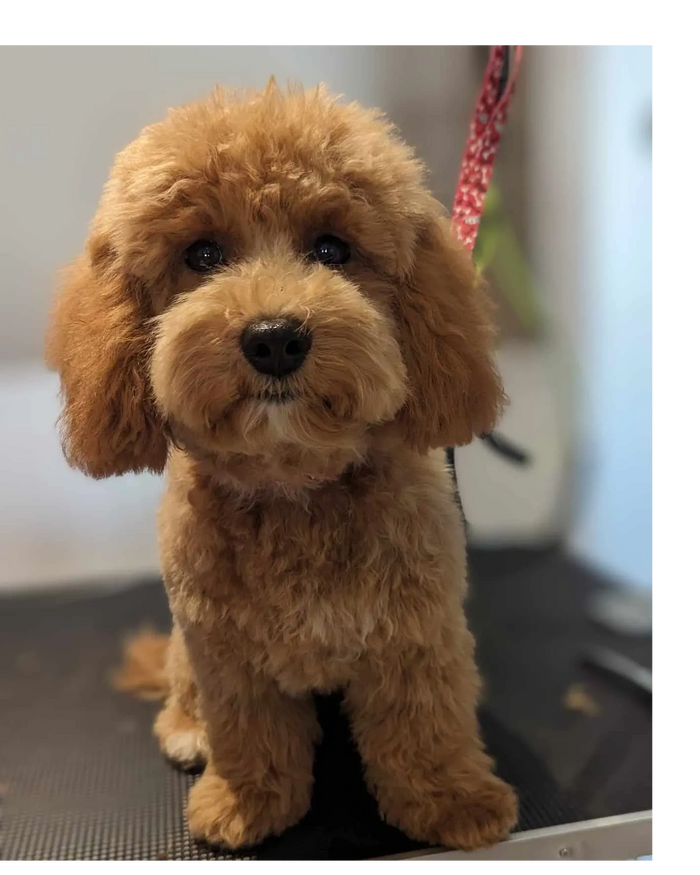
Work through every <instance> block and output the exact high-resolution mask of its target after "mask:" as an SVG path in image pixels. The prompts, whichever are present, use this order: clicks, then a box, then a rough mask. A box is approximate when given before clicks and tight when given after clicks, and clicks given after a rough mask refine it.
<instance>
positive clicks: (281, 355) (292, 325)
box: [241, 319, 311, 377]
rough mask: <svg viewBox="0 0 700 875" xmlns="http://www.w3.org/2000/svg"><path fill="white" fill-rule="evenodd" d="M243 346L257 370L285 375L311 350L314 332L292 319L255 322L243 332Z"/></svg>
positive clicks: (244, 352)
mask: <svg viewBox="0 0 700 875" xmlns="http://www.w3.org/2000/svg"><path fill="white" fill-rule="evenodd" d="M241 349H242V350H243V355H244V356H245V357H246V359H247V360H248V361H249V362H250V363H251V365H252V366H253V367H254V368H255V370H256V371H260V373H261V374H269V375H270V376H272V377H286V376H287V375H288V374H292V373H294V371H296V370H297V369H298V368H300V367H301V365H302V363H303V361H304V359H305V358H306V355H307V353H308V351H309V350H310V349H311V335H310V334H309V332H308V331H306V330H305V329H304V328H302V326H301V324H300V323H299V322H294V321H292V320H291V319H272V320H265V321H263V322H254V323H253V324H252V325H249V326H248V327H247V328H246V330H245V331H244V332H243V335H242V337H241Z"/></svg>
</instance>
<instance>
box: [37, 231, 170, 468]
mask: <svg viewBox="0 0 700 875" xmlns="http://www.w3.org/2000/svg"><path fill="white" fill-rule="evenodd" d="M141 309H142V305H141V304H140V303H139V300H138V295H137V294H135V293H134V290H133V289H130V288H129V284H128V282H127V281H126V280H124V278H123V277H120V276H119V275H118V272H117V270H116V268H114V267H113V266H112V265H111V264H110V257H109V247H108V245H107V244H106V242H105V241H104V240H101V239H100V238H97V237H95V238H93V240H92V242H91V245H89V246H88V253H87V254H86V255H83V256H81V257H80V258H79V259H78V260H77V261H76V262H74V264H73V265H71V267H70V268H69V270H68V271H67V275H66V277H65V279H64V282H63V286H62V288H61V289H60V292H59V295H58V298H57V300H56V303H55V306H54V310H53V313H52V315H51V321H50V326H49V331H48V334H47V338H46V360H47V363H48V365H49V367H51V368H53V369H55V370H57V371H58V372H59V375H60V378H61V393H62V400H63V410H62V413H61V418H60V423H61V431H62V438H63V450H64V453H65V456H66V459H67V460H68V462H69V463H70V464H71V465H72V466H73V467H76V468H80V469H81V470H82V471H84V472H85V473H86V474H89V475H90V476H92V477H98V478H99V477H109V476H111V475H113V474H124V473H126V472H127V471H143V470H151V471H156V472H159V471H162V470H163V466H164V465H165V460H166V455H167V442H166V439H165V436H164V432H163V429H162V423H161V420H160V417H159V415H158V413H157V411H156V409H155V406H154V403H153V399H152V397H151V390H150V382H149V377H148V367H149V333H148V330H147V328H146V325H145V319H144V314H143V313H142V312H141Z"/></svg>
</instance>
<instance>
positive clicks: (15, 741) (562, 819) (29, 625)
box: [0, 582, 651, 860]
mask: <svg viewBox="0 0 700 875" xmlns="http://www.w3.org/2000/svg"><path fill="white" fill-rule="evenodd" d="M148 623H150V624H152V625H153V626H154V627H156V628H160V629H167V627H168V613H167V606H166V602H165V597H164V594H163V592H162V588H161V587H160V585H159V584H157V583H153V582H148V583H143V584H140V585H134V586H130V587H126V588H125V587H122V588H112V589H105V590H102V591H96V590H95V588H92V589H90V590H84V591H77V590H76V591H72V592H61V593H59V594H50V595H41V596H32V597H21V598H4V599H2V600H0V795H1V796H2V809H1V814H0V816H1V818H2V821H1V822H0V857H1V858H2V859H6V860H144V859H145V860H215V859H261V860H273V859H274V860H292V859H296V860H298V859H324V860H329V859H372V858H394V859H396V858H415V859H418V860H429V859H552V858H554V859H583V858H585V859H623V858H632V857H637V856H641V855H644V854H649V853H651V812H642V813H631V814H629V815H624V816H619V817H613V818H604V819H601V820H592V821H591V820H589V821H587V822H583V823H581V822H580V821H581V817H580V815H579V813H578V812H577V811H576V809H575V806H573V805H572V803H571V802H570V801H569V800H567V799H566V798H565V796H564V795H563V794H562V793H561V792H560V791H559V789H558V788H557V786H556V784H555V783H554V781H553V780H552V779H551V778H550V776H549V775H548V773H547V771H546V769H545V768H544V767H543V766H542V764H541V763H540V761H539V760H538V758H537V757H535V756H534V755H533V754H532V753H531V752H530V750H529V749H528V747H527V746H525V745H524V744H523V743H522V742H521V741H520V740H519V738H518V737H517V736H515V735H514V734H512V733H511V732H509V731H508V730H507V729H506V727H504V726H503V725H501V724H500V723H499V722H498V721H497V720H496V719H494V718H493V717H492V716H491V715H490V714H489V712H488V711H484V713H483V714H482V715H481V720H482V727H483V731H484V735H485V738H486V742H487V746H488V748H489V750H490V752H491V753H492V754H493V756H494V757H495V758H496V760H497V763H498V770H499V773H500V774H501V775H502V776H503V778H505V779H506V780H507V781H509V782H511V783H512V784H514V785H515V787H516V788H517V790H518V793H519V796H520V802H521V817H520V823H519V827H518V831H517V832H516V833H515V834H514V835H513V836H512V837H511V838H510V839H509V840H508V841H506V842H503V843H501V844H500V845H497V846H496V847H494V848H490V849H487V850H483V851H478V852H474V853H472V854H464V853H460V852H456V851H446V850H444V849H439V848H429V847H426V846H425V845H420V844H418V843H416V842H413V841H411V840H409V839H408V838H406V837H405V836H404V835H403V834H402V833H401V832H399V831H398V830H397V829H394V828H393V827H390V826H388V825H387V824H385V823H383V822H382V820H381V819H380V818H379V816H378V813H377V809H376V805H375V803H374V800H373V798H372V797H371V796H370V794H369V793H368V792H367V790H366V789H365V786H364V783H363V781H362V774H361V766H360V762H359V758H358V755H357V753H356V751H355V749H354V746H353V744H352V742H351V740H350V734H349V730H348V727H347V725H346V723H345V721H344V719H343V718H342V716H341V713H340V710H339V708H338V698H337V697H335V696H329V697H319V698H318V699H317V709H318V713H319V718H320V721H321V723H322V726H323V729H324V739H323V742H322V743H321V744H320V745H319V747H318V749H317V755H316V765H315V776H316V782H315V788H314V797H313V804H312V809H311V811H310V812H309V814H308V815H307V816H306V817H305V818H304V819H303V820H302V821H301V822H300V823H299V824H297V825H296V826H295V827H293V828H291V829H289V830H287V832H285V833H284V834H283V835H282V836H279V837H276V838H273V839H269V840H267V841H265V842H264V843H262V844H261V845H258V846H256V847H253V848H250V849H247V850H246V851H244V852H239V853H234V852H231V851H227V850H225V849H217V848H213V847H210V846H208V845H205V844H202V843H198V842H194V841H193V840H192V839H191V838H190V837H189V835H188V832H187V829H186V826H185V823H184V818H183V807H184V802H185V795H186V792H187V789H188V787H189V786H190V785H191V784H192V782H193V781H194V780H195V777H196V776H195V775H191V774H189V775H188V774H184V773H182V772H178V771H176V770H175V769H174V768H173V767H172V766H170V765H168V764H167V763H166V762H165V761H164V759H163V758H162V756H161V755H160V753H159V751H158V748H157V746H156V742H155V739H154V738H153V736H152V734H151V726H152V722H153V718H154V715H155V712H156V710H157V707H158V705H157V704H156V703H150V702H142V701H136V700H134V699H132V698H130V697H129V696H126V695H123V694H120V693H117V692H114V691H113V690H112V689H111V688H110V685H109V680H108V678H109V673H110V670H111V669H113V668H114V667H115V666H116V665H117V664H118V662H119V659H120V648H121V643H122V641H123V638H124V636H125V635H127V634H128V633H130V632H133V631H134V630H136V629H138V628H140V627H142V626H143V625H144V624H148Z"/></svg>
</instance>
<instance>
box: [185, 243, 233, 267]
mask: <svg viewBox="0 0 700 875" xmlns="http://www.w3.org/2000/svg"><path fill="white" fill-rule="evenodd" d="M223 260H224V256H223V253H222V252H221V248H220V247H219V244H218V243H215V242H214V241H213V240H196V241H195V242H194V243H193V244H192V245H191V246H188V247H187V249H186V250H185V264H186V265H187V267H189V268H190V270H196V271H197V272H198V273H206V272H207V271H208V270H213V269H214V268H215V267H217V266H218V265H219V264H222V263H223Z"/></svg>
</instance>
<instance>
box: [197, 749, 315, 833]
mask: <svg viewBox="0 0 700 875" xmlns="http://www.w3.org/2000/svg"><path fill="white" fill-rule="evenodd" d="M284 789H286V792H284ZM284 789H283V788H280V789H279V790H274V789H262V788H259V787H251V786H249V785H248V786H246V787H245V788H243V789H241V790H236V789H234V788H232V787H231V785H230V784H229V782H228V781H226V780H225V779H224V778H222V777H220V776H219V775H218V774H216V772H215V771H214V770H213V768H212V767H211V766H207V768H206V769H205V771H204V774H203V775H202V777H201V778H200V779H199V781H197V783H196V784H195V785H194V787H193V788H192V789H191V790H190V795H189V801H188V805H187V816H188V820H189V827H190V831H191V833H192V835H193V836H194V837H195V838H197V839H203V840H205V841H207V842H210V843H211V844H214V845H227V846H228V847H230V848H241V847H246V846H248V845H254V844H256V843H257V842H260V841H262V839H264V838H266V837H267V836H269V835H277V834H279V833H281V832H283V831H284V830H285V829H287V827H289V826H292V824H294V823H296V822H297V821H298V820H300V819H301V818H302V817H303V816H304V814H306V812H307V811H308V808H309V804H310V802H311V787H310V786H308V787H291V786H290V787H286V788H284Z"/></svg>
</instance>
